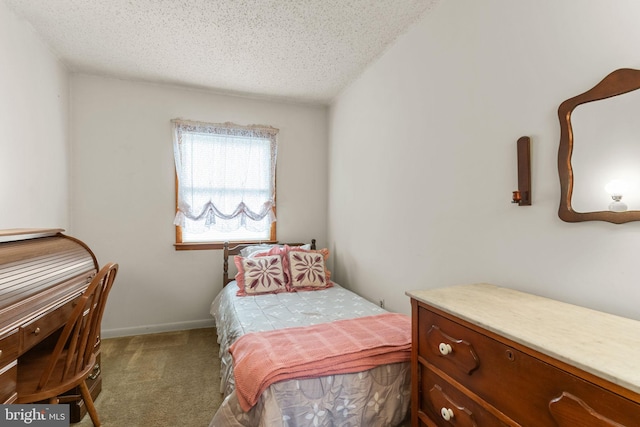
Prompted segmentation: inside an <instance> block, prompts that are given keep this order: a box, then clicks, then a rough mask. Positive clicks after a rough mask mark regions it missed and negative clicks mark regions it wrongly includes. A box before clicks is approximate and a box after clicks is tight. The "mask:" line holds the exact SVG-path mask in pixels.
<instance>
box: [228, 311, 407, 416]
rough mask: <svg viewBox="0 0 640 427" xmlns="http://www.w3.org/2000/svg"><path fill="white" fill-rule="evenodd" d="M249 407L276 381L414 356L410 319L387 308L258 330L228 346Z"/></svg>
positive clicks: (344, 371)
mask: <svg viewBox="0 0 640 427" xmlns="http://www.w3.org/2000/svg"><path fill="white" fill-rule="evenodd" d="M229 352H230V353H231V355H232V356H233V369H234V375H235V380H236V393H237V396H238V401H239V403H240V406H241V407H242V409H243V410H244V411H248V410H249V409H251V407H252V406H253V405H255V404H256V402H257V401H258V398H259V397H260V394H261V393H262V392H263V391H264V390H265V389H266V388H267V387H269V386H270V385H271V384H273V383H276V382H278V381H283V380H289V379H294V378H298V379H299V378H311V377H319V376H324V375H336V374H347V373H354V372H361V371H365V370H368V369H371V368H374V367H376V366H379V365H384V364H389V363H398V362H407V361H409V360H410V357H411V319H410V318H409V317H408V316H405V315H402V314H396V313H385V314H379V315H375V316H367V317H360V318H356V319H347V320H337V321H335V322H331V323H323V324H320V325H313V326H304V327H296V328H286V329H278V330H275V331H267V332H253V333H249V334H246V335H243V336H242V337H240V338H238V339H237V340H236V341H235V342H234V343H233V344H232V345H231V347H230V348H229Z"/></svg>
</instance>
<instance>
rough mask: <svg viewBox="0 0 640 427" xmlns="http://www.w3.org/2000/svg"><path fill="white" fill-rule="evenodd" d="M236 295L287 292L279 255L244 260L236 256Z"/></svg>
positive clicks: (285, 278)
mask: <svg viewBox="0 0 640 427" xmlns="http://www.w3.org/2000/svg"><path fill="white" fill-rule="evenodd" d="M234 262H235V264H236V266H237V267H238V274H236V282H238V288H239V290H238V295H240V296H244V295H255V294H265V293H277V292H286V291H287V276H286V274H285V273H284V268H283V265H282V257H281V256H280V255H272V256H258V257H255V258H244V257H241V256H236V257H235V258H234Z"/></svg>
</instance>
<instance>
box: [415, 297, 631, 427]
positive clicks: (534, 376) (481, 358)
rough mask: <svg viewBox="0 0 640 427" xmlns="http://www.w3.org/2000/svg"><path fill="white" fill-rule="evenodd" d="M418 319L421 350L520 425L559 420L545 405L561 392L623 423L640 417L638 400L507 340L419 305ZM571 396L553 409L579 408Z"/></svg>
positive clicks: (547, 424)
mask: <svg viewBox="0 0 640 427" xmlns="http://www.w3.org/2000/svg"><path fill="white" fill-rule="evenodd" d="M418 321H419V330H420V335H421V336H420V340H419V345H418V353H419V355H420V356H421V357H423V358H424V359H426V360H427V362H428V363H429V364H432V365H433V366H434V367H436V368H437V369H440V370H441V371H442V372H444V373H445V374H446V375H448V376H450V377H451V378H452V379H454V380H455V381H457V382H459V383H460V384H463V385H464V386H465V387H466V388H468V389H469V390H470V391H471V392H473V393H475V394H477V395H478V396H479V397H480V398H482V399H483V400H485V401H486V402H487V403H489V404H490V405H492V406H494V407H496V408H500V409H501V411H502V412H503V413H504V414H505V415H507V416H508V417H510V418H512V419H514V420H515V421H517V422H519V423H520V424H522V425H523V426H536V427H538V426H557V425H559V424H558V423H557V419H554V417H556V418H557V417H558V415H552V413H551V411H550V409H549V408H550V406H549V405H550V404H551V403H552V401H554V400H555V399H558V398H560V397H562V396H563V395H570V396H573V397H574V398H576V399H577V400H579V401H580V402H582V404H583V405H585V406H586V407H588V408H589V409H588V410H587V411H592V412H595V413H596V414H597V415H598V417H602V418H605V419H608V420H611V421H615V422H617V423H619V424H621V425H623V426H635V425H637V423H638V420H639V419H640V405H637V404H636V403H634V402H632V401H630V400H628V399H625V398H623V397H621V396H619V395H616V394H614V393H612V392H609V391H607V390H604V389H603V388H601V387H599V386H596V385H594V384H591V383H589V382H587V381H584V380H582V379H580V378H578V377H576V376H574V375H571V374H569V373H567V372H565V371H563V370H561V369H559V368H557V367H554V366H552V365H550V364H547V363H545V362H542V361H540V360H538V359H536V358H535V357H533V356H530V355H528V354H525V353H522V352H520V351H518V350H516V349H515V348H513V347H510V346H509V345H506V344H505V343H502V342H499V341H496V340H494V339H492V338H489V337H488V336H486V335H483V334H481V333H479V332H476V331H474V330H472V329H469V328H467V327H465V326H463V325H461V324H459V323H456V322H453V321H450V320H448V319H445V318H443V317H441V316H438V315H436V314H434V313H432V312H430V311H428V310H426V309H424V308H422V307H421V308H420V310H419V314H418ZM441 347H442V349H443V351H441ZM572 402H573V401H572V400H570V399H564V400H562V404H561V405H559V406H558V405H556V406H555V408H556V413H558V412H566V411H569V412H571V411H574V410H578V409H577V407H578V406H580V405H575V404H573V403H572ZM605 425H606V424H605ZM612 425H615V424H612Z"/></svg>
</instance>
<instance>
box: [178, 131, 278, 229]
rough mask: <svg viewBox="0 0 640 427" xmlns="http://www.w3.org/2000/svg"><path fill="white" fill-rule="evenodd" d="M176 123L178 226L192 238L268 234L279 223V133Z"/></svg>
mask: <svg viewBox="0 0 640 427" xmlns="http://www.w3.org/2000/svg"><path fill="white" fill-rule="evenodd" d="M171 122H172V125H173V129H174V156H175V164H176V173H177V178H178V191H177V193H178V210H177V213H176V216H175V219H174V224H175V225H178V226H180V227H182V228H183V230H185V231H188V232H191V233H201V232H204V231H206V230H208V229H210V228H213V229H215V230H218V231H222V232H230V231H235V230H237V229H239V228H241V227H244V228H245V229H247V230H249V231H265V230H267V229H269V228H270V227H271V223H273V222H274V221H275V220H276V218H275V215H274V213H273V208H274V207H275V176H276V157H277V144H276V135H277V133H278V129H275V128H272V127H265V126H239V125H235V124H232V123H223V124H208V123H200V122H192V121H184V120H177V119H176V120H172V121H171Z"/></svg>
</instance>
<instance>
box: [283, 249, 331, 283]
mask: <svg viewBox="0 0 640 427" xmlns="http://www.w3.org/2000/svg"><path fill="white" fill-rule="evenodd" d="M285 248H286V250H287V252H286V256H285V270H287V271H288V272H289V287H290V288H291V289H292V290H296V291H301V290H317V289H325V288H330V287H332V286H333V283H332V282H331V272H330V271H329V270H327V259H328V258H329V250H328V249H326V248H325V249H319V250H313V249H310V250H305V249H301V248H290V247H288V246H287V247H285Z"/></svg>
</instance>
